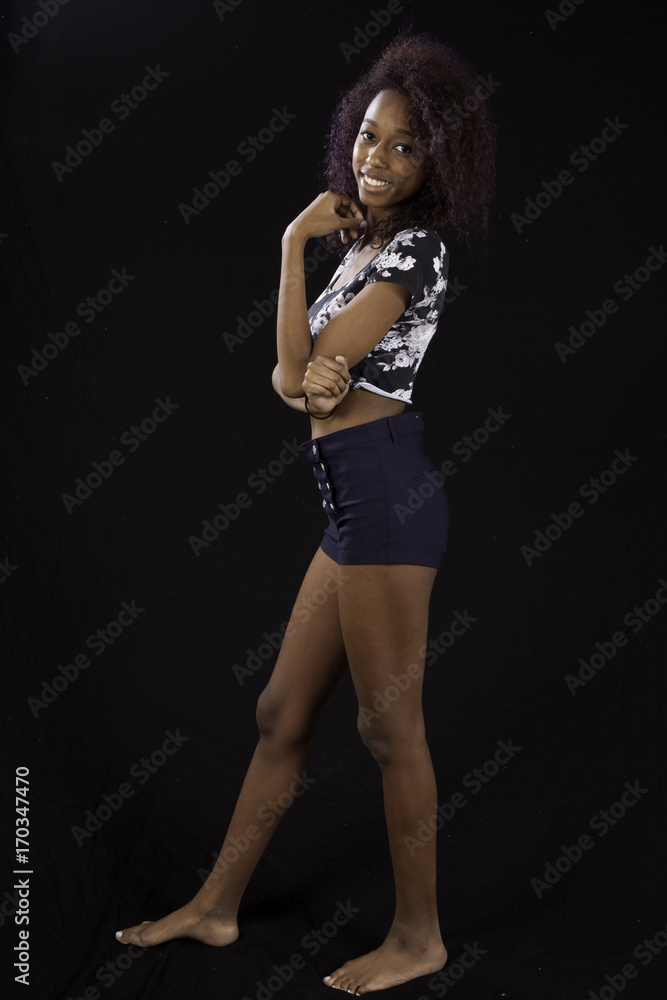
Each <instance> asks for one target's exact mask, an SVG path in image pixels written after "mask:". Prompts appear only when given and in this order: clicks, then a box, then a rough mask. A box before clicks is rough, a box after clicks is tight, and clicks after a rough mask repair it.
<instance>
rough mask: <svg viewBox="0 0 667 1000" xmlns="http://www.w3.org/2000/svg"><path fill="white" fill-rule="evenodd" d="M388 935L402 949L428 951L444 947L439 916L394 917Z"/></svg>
mask: <svg viewBox="0 0 667 1000" xmlns="http://www.w3.org/2000/svg"><path fill="white" fill-rule="evenodd" d="M388 937H389V938H390V939H391V940H392V941H393V943H394V944H395V945H396V947H397V948H398V949H399V950H400V951H410V952H427V951H432V950H434V949H436V948H444V945H443V943H442V936H441V934H440V925H439V923H438V918H437V917H435V918H430V919H429V918H425V917H420V918H418V919H416V920H409V919H401V918H397V917H395V918H394V921H393V923H392V925H391V928H390V930H389V934H388Z"/></svg>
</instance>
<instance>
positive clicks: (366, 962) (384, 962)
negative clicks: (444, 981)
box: [324, 935, 447, 996]
mask: <svg viewBox="0 0 667 1000" xmlns="http://www.w3.org/2000/svg"><path fill="white" fill-rule="evenodd" d="M446 961H447V951H446V949H445V946H444V944H442V942H440V943H439V944H437V945H433V946H432V947H430V948H425V949H422V950H419V951H417V950H408V949H407V948H406V947H405V945H404V944H402V943H401V942H400V941H398V940H397V939H396V938H394V937H392V936H391V935H390V936H389V937H388V938H387V940H386V941H384V942H383V944H381V945H380V947H379V948H376V949H375V951H370V952H369V953H368V954H367V955H362V956H361V958H355V959H353V960H352V961H351V962H346V963H345V965H341V967H340V968H339V969H336V971H335V972H332V973H331V975H330V976H326V977H325V980H324V982H325V983H326V984H327V986H333V988H334V989H336V990H347V992H348V993H356V994H357V995H358V996H360V995H361V994H362V993H370V992H371V991H372V990H386V989H389V987H390V986H400V985H401V984H402V983H409V982H410V980H411V979H417V977H418V976H427V975H429V973H431V972H438V971H439V969H441V968H442V967H443V965H444V964H445V962H446Z"/></svg>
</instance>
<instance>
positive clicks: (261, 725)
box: [255, 684, 313, 746]
mask: <svg viewBox="0 0 667 1000" xmlns="http://www.w3.org/2000/svg"><path fill="white" fill-rule="evenodd" d="M255 718H256V720H257V728H258V729H259V735H260V737H261V739H263V740H272V741H274V742H276V743H281V744H285V745H286V746H299V745H302V744H304V743H308V742H309V740H311V739H312V730H313V722H312V720H311V719H308V718H306V717H305V716H302V715H301V714H300V713H299V710H298V706H297V705H295V703H294V701H293V700H289V699H285V698H284V697H282V696H281V695H280V694H278V693H276V692H274V691H273V690H272V688H271V685H270V684H269V685H268V686H267V687H266V688H264V690H263V691H262V693H261V694H260V696H259V698H258V699H257V709H256V712H255Z"/></svg>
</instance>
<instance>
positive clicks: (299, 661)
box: [119, 549, 347, 947]
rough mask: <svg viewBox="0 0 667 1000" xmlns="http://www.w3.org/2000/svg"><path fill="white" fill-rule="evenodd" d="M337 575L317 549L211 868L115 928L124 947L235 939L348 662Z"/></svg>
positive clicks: (217, 942) (219, 942) (220, 942)
mask: <svg viewBox="0 0 667 1000" xmlns="http://www.w3.org/2000/svg"><path fill="white" fill-rule="evenodd" d="M338 572H339V568H338V567H337V566H336V563H334V562H333V561H332V560H331V559H329V558H328V556H326V555H325V554H324V552H322V550H321V549H318V551H317V552H316V554H315V556H314V558H313V561H312V562H311V564H310V567H309V569H308V572H307V573H306V576H305V578H304V581H303V584H302V585H301V589H300V591H299V595H298V597H297V600H296V603H295V605H294V609H293V611H292V615H291V617H290V627H289V628H288V629H287V631H286V634H285V638H284V640H283V644H282V646H281V649H280V653H279V655H278V660H277V662H276V665H275V667H274V670H273V673H272V675H271V679H270V681H269V683H268V685H267V687H266V688H265V689H264V691H263V692H262V694H261V696H260V699H259V703H258V706H257V721H258V725H259V730H260V740H259V743H258V745H257V748H256V750H255V753H254V756H253V758H252V760H251V762H250V766H249V768H248V771H247V774H246V777H245V780H244V782H243V786H242V788H241V792H240V795H239V798H238V801H237V804H236V808H235V810H234V814H233V816H232V818H231V821H230V824H229V829H228V831H227V835H226V837H225V841H224V843H223V845H222V848H221V851H220V855H219V857H218V860H217V862H216V865H215V867H214V869H213V871H212V872H211V874H210V875H209V877H208V879H207V880H206V882H205V883H204V885H203V886H202V887H201V889H200V890H199V892H198V893H197V894H196V896H195V897H194V898H193V899H192V900H191V901H190V902H189V903H187V904H186V905H185V906H183V907H181V909H179V910H175V911H174V912H173V913H170V914H169V915H168V916H166V917H163V918H162V919H161V920H157V921H145V922H144V923H142V924H138V925H137V926H135V927H130V928H128V929H127V930H124V931H122V932H119V933H120V937H119V940H120V941H121V942H122V943H123V944H137V945H140V946H141V947H147V946H149V945H155V944H161V943H162V942H163V941H169V940H171V939H172V938H176V937H189V938H196V939H197V940H199V941H203V942H204V943H205V944H210V945H218V946H221V945H225V944H230V943H231V942H232V941H235V940H236V938H237V937H238V925H237V918H236V914H237V910H238V906H239V902H240V900H241V896H242V894H243V891H244V889H245V887H246V885H247V883H248V881H249V879H250V876H251V875H252V873H253V871H254V869H255V866H256V865H257V862H258V861H259V859H260V857H261V855H262V852H263V851H264V849H265V847H266V845H267V844H268V842H269V840H270V838H271V835H272V834H273V832H274V830H275V829H276V828H277V826H278V823H279V822H280V818H281V816H282V814H283V813H284V811H285V809H286V808H288V807H289V804H291V802H292V801H293V800H294V798H295V797H298V796H299V795H300V794H302V793H303V791H304V787H307V779H306V780H305V781H304V780H303V779H302V776H303V772H304V768H305V764H306V759H307V756H308V751H309V749H310V744H311V742H312V737H313V733H314V730H315V725H316V722H317V719H318V717H319V714H320V711H321V709H322V707H323V706H324V704H325V702H326V700H327V698H328V697H329V695H330V694H331V692H332V691H333V689H334V687H335V686H336V684H337V682H338V680H339V678H340V676H341V674H342V673H343V672H344V670H345V669H346V666H347V661H346V658H345V648H344V645H343V637H342V633H341V628H340V620H339V614H338V594H337V588H338ZM322 595H324V596H322ZM313 596H315V601H313Z"/></svg>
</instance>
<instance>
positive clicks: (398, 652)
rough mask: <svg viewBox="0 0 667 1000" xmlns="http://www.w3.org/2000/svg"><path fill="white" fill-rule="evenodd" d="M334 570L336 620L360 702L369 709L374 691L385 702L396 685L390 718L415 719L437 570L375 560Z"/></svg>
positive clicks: (396, 719) (373, 697) (418, 704)
mask: <svg viewBox="0 0 667 1000" xmlns="http://www.w3.org/2000/svg"><path fill="white" fill-rule="evenodd" d="M339 574H340V587H339V591H338V605H339V613H340V623H341V629H342V633H343V638H344V642H345V649H346V651H347V657H348V662H349V666H350V672H351V674H352V679H353V681H354V686H355V689H356V692H357V697H358V699H359V705H360V707H362V708H364V707H365V708H372V707H373V704H374V702H375V703H376V704H377V699H378V696H379V697H380V699H383V700H384V702H386V703H387V704H389V703H391V702H392V700H393V695H394V692H395V690H400V697H399V698H397V699H396V700H395V704H396V708H397V711H396V712H392V713H391V714H392V719H393V720H394V721H398V720H399V718H402V719H403V720H405V721H406V722H407V721H409V720H410V719H411V718H412V719H413V720H416V719H420V718H421V697H422V680H423V670H424V658H425V654H426V641H427V633H428V607H429V601H430V597H431V590H432V588H433V581H434V580H435V576H436V570H435V569H433V568H431V567H428V566H416V565H407V564H389V565H375V564H374V565H365V566H340V567H339ZM396 681H399V684H398V685H397V684H396ZM389 691H391V696H390V697H389V698H387V692H389Z"/></svg>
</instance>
